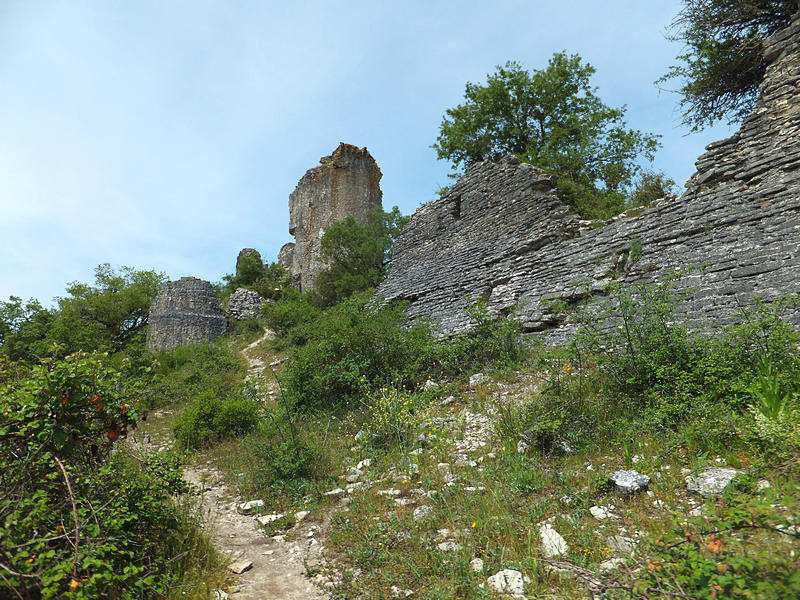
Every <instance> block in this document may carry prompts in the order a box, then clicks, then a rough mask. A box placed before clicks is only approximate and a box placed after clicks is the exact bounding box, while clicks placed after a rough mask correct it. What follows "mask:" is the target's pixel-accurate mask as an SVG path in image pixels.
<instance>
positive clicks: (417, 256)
mask: <svg viewBox="0 0 800 600" xmlns="http://www.w3.org/2000/svg"><path fill="white" fill-rule="evenodd" d="M766 47H767V51H766V56H767V58H768V60H769V61H770V64H769V67H768V69H767V73H766V76H765V79H764V82H763V84H762V86H761V96H760V98H759V100H758V102H757V104H756V106H755V108H754V110H753V112H752V114H751V115H750V116H749V117H748V118H747V119H746V120H745V121H744V123H743V124H742V127H741V129H740V130H739V132H738V133H736V134H735V135H734V136H732V137H731V138H729V139H726V140H723V141H721V142H716V143H714V144H711V145H709V146H708V148H707V152H706V153H705V154H704V155H702V156H701V157H700V158H699V159H698V161H697V173H695V175H693V176H692V177H691V178H690V180H689V181H688V182H687V191H686V192H685V193H684V194H683V195H682V196H681V197H679V198H677V199H665V200H663V201H661V202H659V203H657V204H656V205H654V206H651V207H649V208H646V209H643V210H642V209H636V210H630V211H628V212H627V214H623V215H620V216H619V217H616V218H614V219H612V220H610V221H609V222H607V223H605V224H604V225H603V226H602V227H599V228H591V227H589V226H588V224H587V223H585V222H581V221H580V220H579V219H578V218H577V217H576V216H575V215H574V214H573V213H572V212H571V210H570V209H569V208H568V207H567V206H565V205H564V204H563V203H562V202H561V201H560V200H559V198H558V192H557V190H556V189H555V188H554V182H553V180H552V179H551V178H548V177H547V176H546V175H545V174H544V173H542V172H541V171H539V170H537V169H535V168H533V167H531V166H529V165H522V164H519V163H518V162H517V161H516V160H515V159H513V158H507V159H505V160H503V161H500V162H499V163H490V162H485V163H480V164H477V165H475V166H473V167H472V168H471V169H470V170H469V171H468V172H467V173H466V174H465V175H464V177H462V178H461V179H460V180H459V181H458V183H457V184H456V185H455V186H453V188H452V189H451V190H450V192H449V193H448V194H446V195H445V196H443V197H442V198H440V199H438V200H435V201H433V202H430V203H428V204H426V205H423V206H422V207H421V208H420V209H419V210H417V212H416V213H415V214H414V216H413V218H412V220H411V222H410V223H409V224H408V225H407V226H406V228H405V229H404V231H403V232H402V234H401V235H400V238H399V239H398V240H397V243H396V245H395V251H394V257H393V260H392V267H391V270H390V273H389V277H388V278H387V280H386V281H385V282H384V283H383V284H382V285H381V286H380V287H379V289H378V292H377V293H378V295H379V296H382V297H384V298H386V299H388V300H400V299H406V300H409V301H410V302H411V306H410V308H409V313H410V315H411V316H412V317H414V318H418V317H426V318H430V319H431V320H433V321H434V322H437V323H440V328H441V330H442V331H443V332H444V333H449V332H454V331H458V330H461V329H464V328H466V327H469V325H470V321H469V318H468V317H467V315H466V314H465V313H464V312H463V308H464V306H465V304H466V297H467V296H469V297H471V298H473V299H477V298H483V299H485V300H487V301H488V303H489V308H490V310H493V311H496V312H500V313H502V312H507V311H511V310H512V309H513V310H515V311H516V312H515V316H516V318H518V319H519V320H520V321H521V323H522V326H523V329H524V330H525V331H527V332H541V333H542V334H543V335H545V336H546V337H547V338H549V339H550V340H551V341H556V342H558V341H563V340H565V339H567V338H568V337H569V335H571V334H572V333H573V332H574V330H575V325H574V324H572V323H570V322H569V320H565V319H564V317H563V316H562V315H560V314H556V313H555V312H554V311H553V309H552V306H553V304H554V303H553V301H566V303H568V304H574V303H575V302H576V301H578V300H582V299H585V298H591V297H593V296H598V295H603V294H604V293H605V290H606V288H607V285H608V284H609V283H611V282H614V281H619V282H622V283H624V284H631V283H638V282H659V281H663V280H664V279H665V278H667V277H668V276H670V275H672V274H674V273H675V272H678V273H680V277H679V278H678V279H677V280H676V281H675V283H674V285H675V287H676V288H678V291H680V292H682V293H686V294H687V296H686V299H685V300H684V301H683V303H682V305H681V306H680V307H679V309H678V314H679V315H681V316H682V318H684V319H685V321H686V323H687V324H688V325H689V326H700V325H701V324H702V323H705V322H707V321H708V320H712V321H715V322H717V323H725V322H729V321H730V320H731V319H732V318H733V315H734V314H735V313H736V311H737V309H738V308H739V307H740V305H741V304H742V303H746V302H747V301H748V300H749V299H750V298H752V297H753V296H760V297H761V298H763V299H766V300H770V299H774V298H776V297H779V296H785V295H788V294H793V293H797V292H799V291H800V15H799V16H796V17H795V20H794V24H793V25H792V26H791V27H789V28H788V29H786V30H784V31H782V32H779V33H777V34H775V35H774V36H772V37H771V38H770V39H769V40H767V42H766ZM561 304H563V302H562V303H561ZM789 318H790V319H791V320H793V321H794V322H795V323H798V324H800V311H795V312H794V313H792V314H790V315H789Z"/></svg>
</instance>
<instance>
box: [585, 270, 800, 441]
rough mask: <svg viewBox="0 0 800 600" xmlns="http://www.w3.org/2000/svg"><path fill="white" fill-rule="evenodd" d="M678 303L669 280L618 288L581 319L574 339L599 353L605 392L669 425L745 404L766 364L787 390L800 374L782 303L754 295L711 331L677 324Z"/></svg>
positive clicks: (795, 337)
mask: <svg viewBox="0 0 800 600" xmlns="http://www.w3.org/2000/svg"><path fill="white" fill-rule="evenodd" d="M677 302H678V298H677V297H676V296H675V295H674V294H673V293H672V290H671V287H670V286H669V285H668V284H664V285H642V286H634V287H632V288H627V289H622V288H617V289H616V290H615V293H614V294H613V295H612V296H611V298H610V300H609V301H608V303H607V304H606V305H605V306H604V307H602V309H601V310H600V311H598V312H597V313H596V314H593V315H589V316H588V317H585V323H584V326H583V329H582V330H581V333H580V334H579V336H578V338H577V340H576V344H577V346H578V347H580V348H581V349H582V351H583V352H584V353H585V354H589V355H592V356H594V357H595V358H596V360H597V364H598V367H599V369H600V372H601V374H602V375H603V377H604V380H605V386H604V387H605V391H606V392H607V393H609V395H611V396H612V397H616V398H618V399H633V400H636V401H638V402H639V407H640V410H641V411H643V412H644V414H645V416H646V418H647V420H649V421H650V422H651V423H652V424H656V425H664V426H674V425H676V424H677V423H679V422H681V421H682V420H684V419H686V418H688V417H693V418H697V417H700V416H702V415H704V414H709V412H710V411H711V410H712V409H713V407H714V406H715V405H717V404H720V403H722V404H725V405H727V406H728V407H730V408H733V409H736V410H744V409H745V407H746V406H747V404H748V403H749V402H750V401H751V399H752V394H753V391H752V390H753V385H754V383H753V382H754V381H756V382H757V381H763V376H762V375H761V374H760V373H761V371H762V370H763V369H764V366H763V365H765V364H768V365H770V367H769V368H770V369H772V370H773V371H771V372H772V373H773V375H771V376H770V377H773V378H774V380H773V383H774V382H780V381H782V382H784V385H785V386H786V387H787V389H789V387H788V386H789V382H791V381H797V380H798V376H800V362H798V358H797V352H796V348H797V340H798V334H797V332H796V331H794V330H793V329H792V327H791V325H789V324H788V323H786V322H785V321H784V320H783V319H781V318H780V311H781V310H782V307H783V305H782V304H781V303H776V304H775V305H774V306H771V307H770V306H766V305H764V304H763V303H760V302H758V301H756V302H755V303H754V304H753V305H752V306H749V307H745V308H743V310H742V312H741V314H740V317H741V320H740V323H739V324H738V325H736V326H734V327H731V328H728V329H726V330H724V331H722V333H721V335H718V336H717V337H711V336H704V335H702V334H699V333H698V334H690V333H689V332H688V331H687V330H686V328H685V327H683V326H681V325H678V324H676V323H675V319H676V317H675V315H674V311H675V307H676V305H677ZM608 322H614V323H617V324H618V325H617V327H612V328H609V327H608V326H607V325H606V324H607V323H608Z"/></svg>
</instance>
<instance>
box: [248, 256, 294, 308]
mask: <svg viewBox="0 0 800 600" xmlns="http://www.w3.org/2000/svg"><path fill="white" fill-rule="evenodd" d="M287 285H289V276H288V274H287V273H286V270H285V269H284V268H283V267H282V266H280V264H278V263H276V262H273V263H269V264H268V265H267V266H265V267H263V269H262V271H261V275H260V276H259V277H258V279H256V280H255V281H253V282H252V283H251V284H249V285H247V286H245V287H247V288H249V289H251V290H253V291H254V292H258V294H259V295H260V296H261V297H262V298H264V299H266V300H275V299H276V298H278V297H279V296H280V293H281V290H283V288H285V287H286V286H287Z"/></svg>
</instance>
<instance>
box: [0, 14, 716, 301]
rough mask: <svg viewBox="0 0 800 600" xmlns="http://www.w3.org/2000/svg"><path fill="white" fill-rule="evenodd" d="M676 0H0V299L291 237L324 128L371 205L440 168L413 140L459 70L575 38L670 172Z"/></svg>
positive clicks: (170, 271) (436, 177)
mask: <svg viewBox="0 0 800 600" xmlns="http://www.w3.org/2000/svg"><path fill="white" fill-rule="evenodd" d="M681 5H682V2H680V1H678V0H661V1H659V0H648V1H642V0H607V1H605V2H598V1H597V0H572V1H569V2H564V1H563V0H560V1H551V0H539V1H535V0H527V1H506V0H495V1H494V2H472V1H467V0H461V1H458V2H450V1H440V2H437V1H435V0H428V1H416V0H404V1H403V2H390V1H383V2H381V1H377V0H373V1H372V2H367V1H364V2H358V1H352V2H350V1H342V0H340V1H338V2H311V1H302V0H298V1H295V2H285V1H282V2H271V1H266V0H264V1H261V2H248V1H244V0H239V1H235V2H231V1H223V0H218V1H203V0H191V1H178V0H175V1H163V0H162V1H146V0H139V1H137V2H127V1H116V2H115V1H101V0H97V1H95V2H81V1H77V0H73V1H63V2H55V1H53V2H48V1H46V0H41V1H37V2H30V1H28V0H19V1H17V0H0V299H6V298H7V297H8V296H9V295H12V294H13V295H17V296H22V297H23V298H30V297H35V298H38V299H39V300H41V301H42V302H43V303H45V304H49V303H50V302H51V301H52V299H53V298H54V297H55V296H58V295H63V294H64V290H65V287H66V285H67V284H68V283H69V282H71V281H84V282H91V281H92V280H93V270H94V267H95V266H96V265H98V264H100V263H103V262H109V263H111V264H112V265H115V266H120V265H128V266H132V267H135V268H137V269H155V270H158V271H163V272H165V273H166V274H167V275H168V276H169V277H170V278H173V279H175V278H178V277H181V276H184V275H194V276H197V277H202V278H204V279H209V280H211V281H218V280H220V279H221V278H222V276H223V275H224V274H226V273H229V272H231V271H232V270H233V268H234V262H235V259H236V254H237V253H238V251H239V250H240V249H241V248H243V247H254V248H257V249H258V250H259V251H260V252H261V254H262V256H263V257H264V258H265V259H268V260H275V259H276V257H277V253H278V250H279V249H280V247H281V246H282V245H283V244H284V243H285V242H287V241H290V240H291V238H290V236H289V233H288V222H289V214H288V197H289V194H290V193H291V192H292V190H293V189H294V187H295V186H296V185H297V182H298V181H299V180H300V178H301V177H302V176H303V174H304V173H305V171H306V170H307V169H309V168H311V167H313V166H315V165H316V164H317V163H318V160H319V158H320V157H321V156H323V155H326V154H330V152H331V151H333V150H334V149H335V148H336V146H337V145H338V143H339V142H340V141H344V142H347V143H351V144H355V145H358V146H367V147H368V148H369V150H370V152H371V153H372V155H373V156H374V157H375V159H376V160H377V161H378V164H379V165H380V167H381V170H382V171H383V180H382V189H383V193H384V206H385V207H386V208H390V207H391V206H393V205H398V206H399V207H400V209H401V211H402V212H403V213H406V214H409V213H411V212H413V211H414V210H415V209H416V208H417V207H418V206H419V205H420V204H422V203H423V202H426V201H428V200H431V199H432V198H433V197H434V196H435V191H436V190H437V189H439V188H440V187H441V186H443V185H446V184H447V183H448V179H447V173H448V172H449V165H448V164H447V163H445V162H443V161H437V160H436V155H435V152H434V150H432V149H431V148H430V145H431V144H432V143H434V142H435V140H436V136H437V134H438V128H439V124H440V122H441V119H442V116H443V114H444V111H445V110H446V109H447V108H450V107H453V106H455V105H457V104H459V103H460V102H461V101H462V100H463V93H464V84H465V83H466V82H468V81H471V82H482V81H484V80H485V78H486V75H487V74H488V73H490V72H492V71H494V68H495V66H497V65H499V64H503V63H505V62H506V61H507V60H516V61H519V62H521V63H522V64H523V65H524V66H525V67H526V68H529V69H537V68H543V67H545V66H546V64H547V60H548V58H549V57H550V56H552V54H553V53H554V52H558V51H562V50H565V51H567V52H568V53H578V54H580V55H581V57H583V59H584V60H585V61H587V62H589V63H591V64H592V65H593V66H594V67H595V68H596V69H597V74H596V75H595V77H594V78H593V80H592V82H593V84H594V85H596V86H597V87H598V88H599V89H598V95H599V96H600V97H601V98H602V99H603V100H604V101H605V102H606V103H607V104H609V105H611V106H620V105H622V104H626V105H627V106H628V113H627V121H628V124H629V125H630V126H631V127H634V128H636V129H641V130H642V131H647V132H652V133H657V134H660V135H662V136H663V139H662V143H663V148H662V149H661V151H660V152H659V153H658V155H657V157H656V160H655V163H654V167H655V168H656V169H657V170H662V171H664V172H665V173H666V174H667V175H669V176H670V177H672V178H673V179H675V180H676V181H678V182H679V183H681V184H682V183H683V182H684V181H685V180H686V179H687V178H688V177H689V176H690V175H691V173H692V172H693V170H694V161H695V159H696V158H697V156H699V154H700V153H701V152H702V151H703V148H704V146H705V145H706V144H708V143H709V142H711V141H714V140H716V139H720V138H723V137H726V136H727V135H729V133H730V130H729V129H728V128H726V127H717V128H714V129H709V130H706V131H704V132H702V133H700V134H693V135H689V136H687V135H686V134H687V133H688V131H687V129H686V128H685V127H682V126H681V125H680V113H679V110H678V108H677V104H678V97H677V96H676V95H674V94H671V93H666V92H659V90H658V89H657V88H656V87H655V86H654V85H653V81H654V80H656V79H657V78H658V77H660V76H661V75H663V74H664V73H665V72H666V70H667V68H668V66H669V65H671V64H674V62H675V56H676V55H678V54H679V53H680V52H681V50H682V49H681V47H680V46H679V45H678V44H676V43H672V42H669V41H667V40H666V39H665V34H666V31H667V30H666V28H667V26H668V25H669V23H670V22H671V21H672V19H673V18H674V16H675V15H676V14H677V13H678V11H679V10H680V7H681Z"/></svg>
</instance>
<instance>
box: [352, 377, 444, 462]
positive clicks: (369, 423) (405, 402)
mask: <svg viewBox="0 0 800 600" xmlns="http://www.w3.org/2000/svg"><path fill="white" fill-rule="evenodd" d="M432 399H433V396H432V395H431V394H430V393H426V392H419V393H413V392H410V391H409V390H407V389H405V388H402V387H400V386H397V385H395V384H389V385H385V386H382V387H380V388H379V389H378V390H376V391H373V392H370V393H368V394H366V395H365V396H364V397H361V398H359V400H358V403H359V404H360V408H361V414H360V415H359V417H360V420H361V422H360V424H359V426H360V428H361V430H362V431H364V433H365V434H366V437H365V441H366V444H367V445H368V446H371V447H373V448H378V449H386V448H395V447H400V448H406V447H408V446H409V445H410V444H411V443H412V441H413V437H412V434H413V433H414V431H415V429H416V426H417V424H418V423H417V421H418V415H419V413H420V411H422V410H424V409H426V408H428V407H429V406H430V405H431V401H432Z"/></svg>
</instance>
